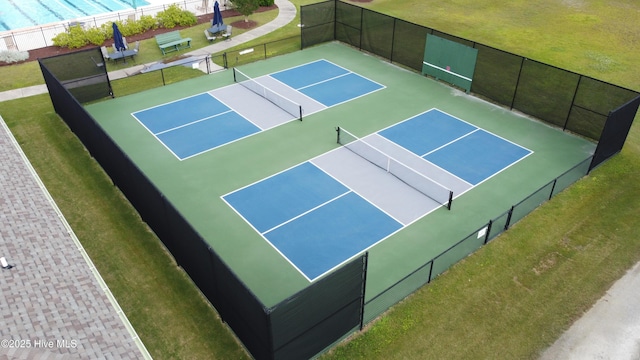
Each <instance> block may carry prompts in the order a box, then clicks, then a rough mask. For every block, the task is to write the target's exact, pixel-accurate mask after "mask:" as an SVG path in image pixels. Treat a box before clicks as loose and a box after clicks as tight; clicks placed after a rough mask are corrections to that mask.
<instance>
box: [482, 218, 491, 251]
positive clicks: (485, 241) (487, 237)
mask: <svg viewBox="0 0 640 360" xmlns="http://www.w3.org/2000/svg"><path fill="white" fill-rule="evenodd" d="M492 226H493V220H489V224H487V233H486V234H485V237H484V245H487V243H488V242H489V234H491V227H492Z"/></svg>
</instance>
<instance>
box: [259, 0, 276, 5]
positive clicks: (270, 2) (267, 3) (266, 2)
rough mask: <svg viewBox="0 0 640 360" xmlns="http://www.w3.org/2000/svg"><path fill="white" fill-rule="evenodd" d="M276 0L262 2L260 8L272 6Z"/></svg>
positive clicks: (263, 0)
mask: <svg viewBox="0 0 640 360" xmlns="http://www.w3.org/2000/svg"><path fill="white" fill-rule="evenodd" d="M273 4H274V0H260V6H272V5H273Z"/></svg>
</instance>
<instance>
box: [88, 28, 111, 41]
mask: <svg viewBox="0 0 640 360" xmlns="http://www.w3.org/2000/svg"><path fill="white" fill-rule="evenodd" d="M84 36H85V38H86V39H87V41H88V42H89V43H90V44H93V45H102V43H104V41H105V40H107V39H108V38H109V35H108V33H107V32H105V31H104V29H103V28H101V27H100V28H95V27H92V28H90V29H88V30H86V31H85V34H84Z"/></svg>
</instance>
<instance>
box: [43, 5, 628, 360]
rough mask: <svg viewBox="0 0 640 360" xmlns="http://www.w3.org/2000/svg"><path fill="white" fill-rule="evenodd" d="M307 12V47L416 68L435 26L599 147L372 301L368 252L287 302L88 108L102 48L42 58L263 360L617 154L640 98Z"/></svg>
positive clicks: (488, 87)
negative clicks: (194, 222)
mask: <svg viewBox="0 0 640 360" xmlns="http://www.w3.org/2000/svg"><path fill="white" fill-rule="evenodd" d="M301 16H302V20H303V24H304V27H303V30H302V37H301V40H300V41H301V42H302V46H304V47H306V46H311V45H314V44H318V43H322V42H325V41H334V40H340V41H343V42H346V43H348V44H351V45H353V46H356V47H358V48H360V49H362V50H365V51H368V52H372V53H374V54H377V55H380V56H384V57H386V58H387V59H389V60H391V61H393V62H397V63H398V64H401V65H403V66H406V67H409V68H412V69H415V70H416V71H418V72H420V70H421V68H422V57H423V55H424V44H425V39H426V35H427V34H430V33H431V34H436V35H438V36H442V37H446V38H449V39H454V40H455V41H458V42H463V43H466V44H469V45H470V46H474V47H476V48H478V49H479V56H478V65H477V68H476V72H475V75H474V79H473V87H472V91H473V92H475V93H476V94H479V95H482V96H484V97H487V98H490V99H492V100H494V101H497V102H499V103H501V104H505V105H507V106H509V107H511V108H512V109H518V110H521V111H523V112H525V113H529V114H531V115H534V116H537V117H539V118H541V119H543V120H544V121H546V122H549V123H551V124H554V125H559V126H561V127H562V128H564V129H565V130H570V131H573V132H576V133H578V134H580V135H583V136H586V137H589V138H591V139H593V140H595V141H598V146H597V149H596V153H595V155H593V156H590V157H588V158H586V159H584V160H583V161H582V162H580V163H579V164H577V165H576V166H575V167H573V168H572V169H570V170H569V171H567V172H566V173H564V174H562V175H561V176H559V177H558V178H557V179H555V180H553V181H552V182H550V183H549V184H547V185H545V186H543V187H542V188H540V189H539V190H537V191H536V192H534V193H533V194H531V195H530V196H528V197H527V198H525V199H524V200H522V201H521V202H520V203H518V204H516V205H513V206H512V207H511V208H509V209H505V212H504V213H503V214H502V215H500V216H498V217H497V218H495V219H493V220H490V221H489V222H488V223H486V224H485V225H484V226H482V227H481V228H479V229H478V230H477V231H474V232H473V233H471V234H470V235H469V236H467V237H465V238H464V239H462V240H460V241H459V242H457V243H456V244H455V245H453V246H452V247H451V248H449V249H448V250H446V251H444V252H443V253H441V254H440V255H438V256H436V257H434V258H431V259H425V262H424V265H422V266H420V267H418V268H417V269H415V270H414V271H412V272H411V273H409V274H407V275H406V276H405V277H404V278H402V279H400V280H399V281H398V282H397V283H395V284H394V285H392V286H390V287H389V288H387V289H386V290H384V291H382V292H380V293H379V294H373V295H372V294H370V295H371V296H369V300H367V301H365V289H366V274H367V259H368V256H367V254H366V253H365V254H363V255H361V256H359V257H357V258H356V259H354V260H352V261H350V262H349V263H347V264H345V265H344V266H342V267H341V268H340V269H337V270H335V271H334V272H332V273H331V274H329V275H328V276H326V277H324V278H322V279H321V280H319V281H316V282H314V283H313V284H310V285H309V286H308V287H307V288H305V289H303V290H301V291H300V292H298V293H296V294H294V295H292V296H291V297H289V298H287V299H285V300H283V301H282V302H280V303H279V304H277V305H275V306H271V307H266V306H265V305H264V304H262V303H261V302H260V300H259V299H258V298H257V297H256V296H255V295H254V294H253V293H252V291H251V289H249V288H248V287H247V286H246V285H245V284H244V283H243V282H242V280H241V279H240V278H238V277H237V276H236V275H235V274H234V272H233V270H232V269H231V268H229V266H227V264H226V263H225V262H224V260H223V259H221V258H220V256H218V254H217V253H216V251H215V249H212V248H211V247H210V246H209V245H208V243H207V242H206V241H205V240H204V239H203V238H202V237H201V236H200V235H199V234H198V232H197V231H196V230H195V229H194V228H193V227H192V226H191V225H190V224H189V222H188V221H187V220H186V219H184V218H183V217H182V215H181V214H180V213H179V212H178V211H177V209H176V208H175V207H174V206H173V205H172V204H171V202H170V201H168V200H167V199H166V198H165V197H164V195H163V194H162V193H161V192H160V191H159V190H158V189H157V188H156V187H155V185H154V184H153V183H152V182H151V181H150V180H149V179H148V178H147V177H146V176H145V175H144V173H143V172H142V171H141V170H140V169H139V168H138V167H137V166H136V165H135V163H134V162H133V161H132V160H131V159H130V158H129V156H128V155H127V154H126V153H124V151H122V150H121V149H120V148H119V147H118V145H117V144H116V143H115V142H114V141H113V140H112V139H111V138H110V137H109V135H108V134H107V133H106V132H105V131H104V130H103V129H102V128H101V127H100V125H99V124H98V123H97V122H96V121H95V119H93V117H92V116H91V115H90V114H89V113H88V112H87V111H86V110H85V109H84V107H83V105H82V104H83V103H87V102H91V101H96V100H100V99H104V98H108V97H109V96H113V91H112V88H111V83H110V82H109V78H108V76H107V73H106V69H105V67H104V66H98V63H99V62H97V61H95V60H96V59H101V53H100V50H99V49H98V48H95V49H89V50H85V51H79V52H75V53H70V54H65V55H60V56H56V57H51V58H46V59H41V60H40V68H41V70H42V73H43V76H44V79H45V82H46V84H47V87H48V90H49V94H50V97H51V101H52V103H53V106H54V109H55V111H56V112H57V113H58V114H59V115H60V117H61V118H62V119H63V120H64V121H65V122H66V123H67V125H68V126H69V128H70V129H71V130H72V131H73V132H74V133H75V134H76V136H77V137H78V138H79V139H80V140H81V141H82V142H83V143H84V145H85V147H86V148H87V150H88V151H89V152H90V154H91V155H92V156H93V157H94V158H95V159H96V160H97V161H98V162H99V163H100V165H101V166H102V168H103V169H104V170H105V171H106V172H107V174H108V175H109V176H110V177H111V179H112V181H113V183H114V185H116V186H118V187H119V188H120V190H121V191H122V192H123V194H124V195H125V196H126V197H127V198H128V200H129V201H130V202H131V204H132V205H133V206H134V207H135V208H136V210H137V211H138V213H139V214H140V216H141V218H142V219H143V220H144V221H145V222H146V223H147V224H148V225H149V227H150V228H151V229H153V231H154V232H155V233H156V235H157V236H158V238H160V240H161V241H162V242H163V244H164V245H165V247H166V248H167V249H168V250H169V251H170V252H171V254H172V255H173V257H174V258H175V260H176V262H177V264H178V265H179V266H181V267H182V268H183V269H184V270H185V271H186V272H187V274H188V275H189V276H190V277H191V279H192V280H193V282H194V283H195V284H196V285H197V286H198V288H199V289H200V291H201V292H202V293H203V294H204V296H205V297H206V298H207V299H208V300H209V302H210V303H211V304H212V305H213V306H214V307H215V308H216V310H217V311H218V313H219V314H220V317H221V318H222V320H223V321H225V322H226V323H227V324H228V325H229V327H230V328H231V329H232V330H233V331H234V332H235V334H236V335H237V336H238V338H239V339H240V340H241V341H242V343H243V344H244V345H245V347H246V348H247V350H248V351H249V352H250V353H251V354H252V355H253V356H254V357H255V358H257V359H302V358H310V357H313V356H314V355H316V354H318V353H320V352H322V351H324V350H325V349H327V348H328V347H329V346H331V345H332V344H334V343H335V342H336V341H338V340H340V339H341V338H343V337H345V336H346V335H348V334H350V333H352V332H354V331H357V330H358V329H362V327H363V326H364V325H365V324H367V323H368V322H370V321H371V320H373V319H374V318H376V317H377V316H378V315H379V314H381V313H383V312H384V311H385V310H386V309H388V308H389V307H390V306H392V305H393V304H395V303H397V302H398V301H400V300H402V299H403V298H405V297H406V296H408V295H410V294H411V293H413V292H414V291H415V290H416V289H418V288H419V287H421V286H423V285H424V284H427V283H429V282H430V281H431V280H432V279H434V278H435V277H436V276H438V275H439V274H441V273H442V272H444V271H445V270H446V269H448V268H449V267H450V266H451V265H453V264H455V263H456V262H457V261H459V260H460V259H462V258H464V257H466V256H468V255H469V254H471V253H472V252H474V251H475V250H476V249H478V248H480V247H481V246H483V245H484V244H486V243H487V242H489V241H490V240H491V239H493V238H494V237H496V236H498V235H499V234H500V233H502V232H503V231H505V230H507V229H508V228H509V227H510V226H511V225H513V224H514V223H516V222H517V221H518V220H520V219H521V218H522V217H524V216H525V215H526V214H528V213H530V212H531V211H533V210H534V209H535V208H536V207H537V206H539V205H540V204H541V203H543V202H545V201H546V200H548V199H550V198H551V197H553V196H554V195H555V194H557V193H558V192H560V191H562V190H563V189H565V188H566V187H567V186H569V185H570V184H572V183H574V182H575V181H577V180H578V179H580V178H581V177H583V176H585V175H586V174H588V173H589V171H591V169H593V167H595V166H597V165H598V164H600V163H601V162H603V161H605V160H606V159H607V158H609V157H610V156H612V155H613V154H615V153H617V152H619V151H620V150H621V149H622V145H623V144H624V141H625V140H626V136H627V134H628V131H629V128H630V126H631V123H632V121H633V118H634V116H635V114H636V112H637V109H638V106H639V105H640V96H639V94H638V93H636V92H633V91H631V90H628V89H623V88H620V87H617V86H614V85H611V84H607V83H604V82H601V81H598V80H594V79H591V78H588V77H585V76H582V75H579V74H574V73H571V72H568V71H565V70H561V69H558V68H555V67H552V66H548V65H544V64H541V63H538V62H535V61H532V60H528V59H524V58H522V57H520V56H517V55H513V54H509V53H506V52H502V51H500V50H497V49H493V48H490V47H486V46H483V45H480V44H476V43H473V42H469V41H467V40H464V39H459V38H454V37H451V36H449V35H447V34H443V33H439V32H437V31H435V30H432V29H428V28H425V27H422V26H419V25H415V24H411V23H408V22H405V21H402V20H399V19H394V18H391V17H388V16H386V15H383V14H379V13H375V12H371V11H369V10H364V9H362V8H359V7H355V6H352V5H349V4H346V3H342V2H339V1H327V2H322V3H317V4H313V5H308V6H305V7H302V9H301ZM285 47H286V46H285ZM259 48H260V47H254V48H252V49H253V51H244V50H239V51H238V52H237V53H231V55H230V54H229V53H227V54H226V55H223V57H222V60H221V61H223V62H224V66H225V67H226V66H227V65H229V64H228V63H229V62H230V60H229V58H230V56H231V58H232V59H233V61H234V62H236V63H238V64H239V63H244V62H245V61H246V62H249V58H250V57H256V59H257V58H262V56H265V57H267V56H268V55H266V54H267V50H266V45H265V47H263V49H265V50H264V52H261V50H257V49H259ZM245 50H249V49H245ZM240 52H242V54H241V53H240ZM245 55H249V56H245ZM236 59H237V60H236ZM214 61H215V60H214ZM69 64H73V65H74V66H69ZM164 81H165V79H164V75H163V83H164Z"/></svg>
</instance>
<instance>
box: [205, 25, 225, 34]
mask: <svg viewBox="0 0 640 360" xmlns="http://www.w3.org/2000/svg"><path fill="white" fill-rule="evenodd" d="M207 31H208V32H210V33H211V34H214V35H215V34H217V33H221V32H223V31H227V25H226V24H219V25H214V26H212V27H210V28H209V29H208V30H207Z"/></svg>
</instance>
